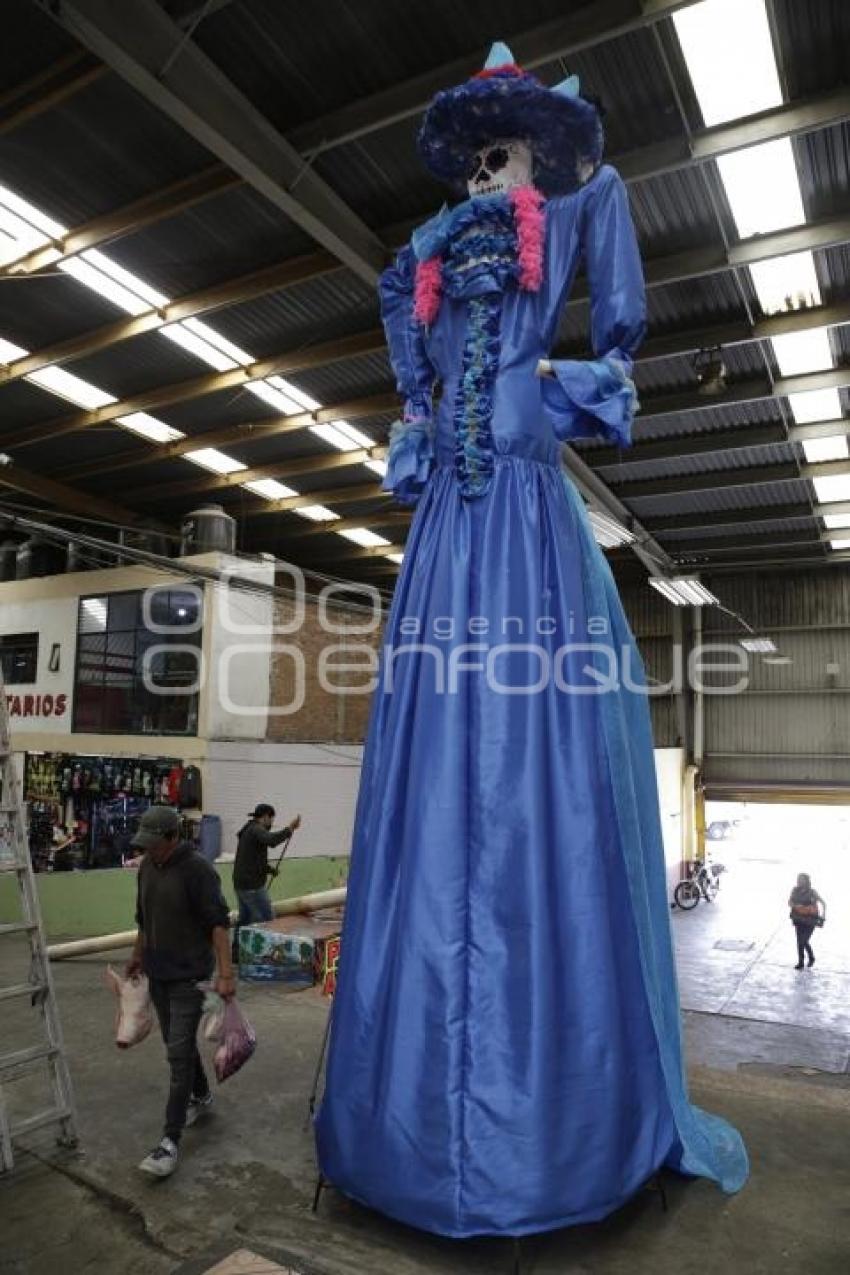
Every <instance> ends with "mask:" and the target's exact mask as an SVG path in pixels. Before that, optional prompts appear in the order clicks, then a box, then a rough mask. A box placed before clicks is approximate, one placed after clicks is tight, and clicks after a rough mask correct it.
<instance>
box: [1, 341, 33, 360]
mask: <svg viewBox="0 0 850 1275" xmlns="http://www.w3.org/2000/svg"><path fill="white" fill-rule="evenodd" d="M28 354H29V350H25V349H24V347H23V346H22V345H15V342H14V341H7V340H6V339H5V337H2V336H0V363H14V362H15V359H23V358H26V356H27V355H28Z"/></svg>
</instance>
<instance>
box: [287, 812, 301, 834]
mask: <svg viewBox="0 0 850 1275" xmlns="http://www.w3.org/2000/svg"><path fill="white" fill-rule="evenodd" d="M300 827H301V816H300V815H296V816H295V818H294V819H293V820H292V823H291V824H290V825H289V831H290V832H297V830H298V829H299V828H300Z"/></svg>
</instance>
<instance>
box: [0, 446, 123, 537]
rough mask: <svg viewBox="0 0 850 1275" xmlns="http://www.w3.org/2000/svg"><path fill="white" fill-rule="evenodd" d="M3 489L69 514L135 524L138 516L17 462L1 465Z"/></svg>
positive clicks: (0, 482) (0, 480)
mask: <svg viewBox="0 0 850 1275" xmlns="http://www.w3.org/2000/svg"><path fill="white" fill-rule="evenodd" d="M2 488H6V489H8V490H9V491H19V492H25V493H26V495H28V496H35V497H37V499H38V500H46V501H47V502H48V503H49V504H51V505H56V507H57V508H58V509H66V510H68V512H69V513H75V514H85V515H86V516H87V517H91V515H92V514H94V515H95V516H96V517H101V518H105V519H107V520H109V521H110V522H118V523H126V522H135V521H136V515H135V514H133V513H130V512H129V511H128V509H127V507H126V506H125V505H123V504H121V505H113V503H112V502H111V501H110V500H101V499H100V497H98V496H91V495H89V493H88V492H85V491H82V490H81V489H80V488H79V487H71V486H68V485H66V484H65V483H59V482H56V481H55V480H54V479H52V478H45V477H43V475H41V474H34V473H32V472H31V471H30V470H29V469H22V468H21V466H20V465H17V464H15V463H14V461H12V462H11V463H8V464H0V489H2ZM0 521H2V517H0Z"/></svg>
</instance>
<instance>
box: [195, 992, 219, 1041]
mask: <svg viewBox="0 0 850 1275" xmlns="http://www.w3.org/2000/svg"><path fill="white" fill-rule="evenodd" d="M203 990H204V1007H203V1017H202V1018H201V1035H202V1036H203V1038H204V1040H209V1041H211V1042H212V1044H214V1045H219V1044H221V1042H222V1041H223V1040H224V1006H225V1002H224V1000H222V998H221V997H220V996H219V995H218V993H217V992H214V991H213V990H212V989H211V988H210V987H208V986H206V985H204V989H203Z"/></svg>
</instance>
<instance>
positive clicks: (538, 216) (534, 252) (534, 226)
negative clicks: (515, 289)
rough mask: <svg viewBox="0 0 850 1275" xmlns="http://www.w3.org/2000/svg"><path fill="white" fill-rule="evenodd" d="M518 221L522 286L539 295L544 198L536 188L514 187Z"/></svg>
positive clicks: (513, 201) (515, 210) (512, 194)
mask: <svg viewBox="0 0 850 1275" xmlns="http://www.w3.org/2000/svg"><path fill="white" fill-rule="evenodd" d="M510 201H511V203H512V204H513V206H514V221H515V222H516V238H517V258H518V261H519V286H520V287H521V288H522V289H523V291H524V292H537V290H538V289H539V287H540V284H541V282H542V281H543V239H544V234H545V229H544V218H543V202H544V200H543V196H542V195H541V193H540V191H539V190H536V189H535V188H534V186H515V187H514V189H513V190H512V191H511V192H510Z"/></svg>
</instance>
